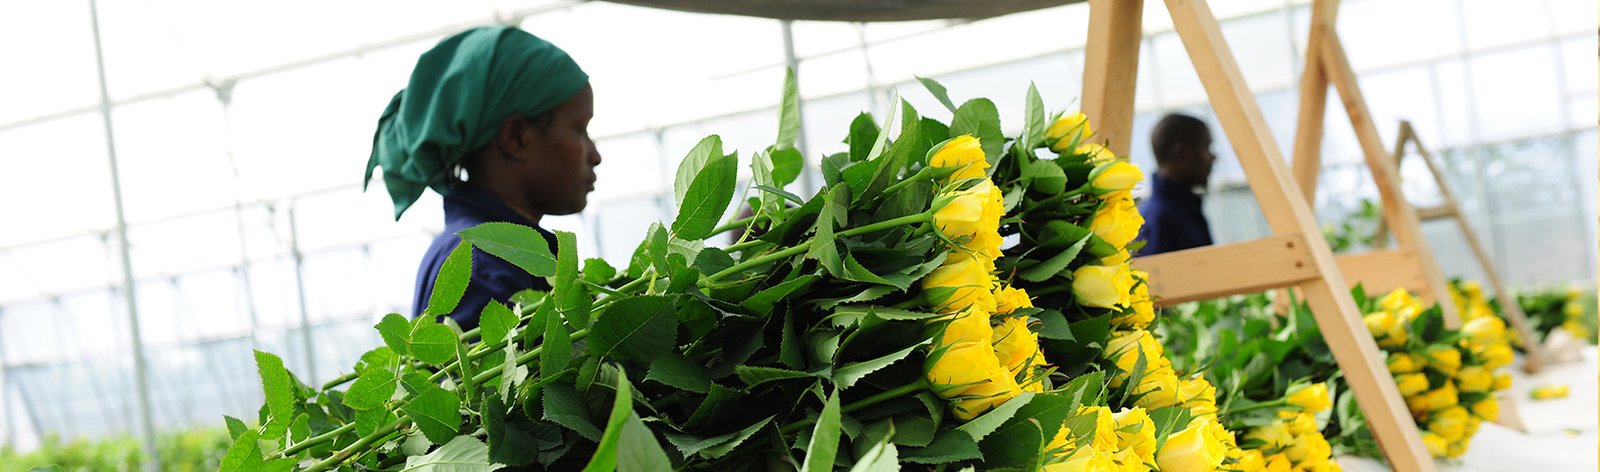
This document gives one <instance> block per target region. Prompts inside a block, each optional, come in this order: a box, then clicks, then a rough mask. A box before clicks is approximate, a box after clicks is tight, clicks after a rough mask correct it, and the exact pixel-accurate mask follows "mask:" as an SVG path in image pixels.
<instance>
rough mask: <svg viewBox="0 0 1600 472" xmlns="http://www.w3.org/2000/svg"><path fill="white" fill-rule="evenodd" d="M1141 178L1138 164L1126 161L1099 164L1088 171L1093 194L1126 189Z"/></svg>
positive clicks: (1142, 177) (1142, 175) (1142, 176)
mask: <svg viewBox="0 0 1600 472" xmlns="http://www.w3.org/2000/svg"><path fill="white" fill-rule="evenodd" d="M1141 180H1144V172H1142V171H1140V170H1139V166H1136V165H1133V164H1130V163H1128V162H1126V161H1112V162H1109V163H1105V164H1101V165H1100V166H1099V167H1096V168H1095V169H1094V170H1093V171H1090V172H1089V181H1090V183H1091V184H1092V185H1093V186H1094V193H1095V195H1104V194H1107V193H1112V192H1121V191H1126V190H1129V189H1132V188H1133V185H1134V184H1137V183H1139V181H1141Z"/></svg>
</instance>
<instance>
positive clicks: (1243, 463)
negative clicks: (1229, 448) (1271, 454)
mask: <svg viewBox="0 0 1600 472" xmlns="http://www.w3.org/2000/svg"><path fill="white" fill-rule="evenodd" d="M1233 467H1234V469H1235V470H1238V471H1239V472H1258V471H1261V470H1265V469H1266V468H1267V458H1266V456H1263V455H1261V451H1260V450H1258V449H1250V450H1246V451H1244V454H1241V455H1240V456H1239V462H1236V463H1234V464H1233Z"/></svg>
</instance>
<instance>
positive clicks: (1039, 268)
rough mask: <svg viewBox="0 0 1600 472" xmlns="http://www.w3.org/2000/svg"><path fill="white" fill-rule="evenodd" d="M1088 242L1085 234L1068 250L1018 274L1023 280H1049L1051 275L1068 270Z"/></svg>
mask: <svg viewBox="0 0 1600 472" xmlns="http://www.w3.org/2000/svg"><path fill="white" fill-rule="evenodd" d="M1088 242H1089V237H1088V236H1084V238H1083V239H1079V240H1078V242H1077V243H1076V244H1073V245H1072V246H1071V247H1068V248H1067V249H1066V250H1063V251H1061V252H1060V253H1057V254H1056V255H1054V256H1050V258H1049V259H1045V260H1044V261H1041V262H1039V264H1038V265H1035V266H1033V267H1029V268H1027V269H1026V270H1023V271H1022V272H1021V273H1019V274H1017V276H1019V277H1022V280H1026V281H1029V282H1043V281H1046V280H1049V279H1050V278H1051V277H1055V276H1056V274H1060V273H1061V272H1062V271H1064V270H1067V266H1068V265H1070V264H1072V261H1073V260H1074V259H1077V258H1078V253H1079V252H1082V251H1083V245H1084V244H1086V243H1088Z"/></svg>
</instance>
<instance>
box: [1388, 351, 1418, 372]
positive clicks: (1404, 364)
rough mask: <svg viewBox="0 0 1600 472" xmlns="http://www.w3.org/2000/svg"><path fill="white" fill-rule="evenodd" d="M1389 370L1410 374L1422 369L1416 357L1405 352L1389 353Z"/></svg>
mask: <svg viewBox="0 0 1600 472" xmlns="http://www.w3.org/2000/svg"><path fill="white" fill-rule="evenodd" d="M1388 364H1389V372H1392V373H1396V374H1409V373H1412V372H1417V371H1420V370H1422V366H1421V365H1418V362H1417V360H1416V358H1415V357H1412V356H1411V355H1410V354H1406V353H1404V352H1392V353H1389V361H1388Z"/></svg>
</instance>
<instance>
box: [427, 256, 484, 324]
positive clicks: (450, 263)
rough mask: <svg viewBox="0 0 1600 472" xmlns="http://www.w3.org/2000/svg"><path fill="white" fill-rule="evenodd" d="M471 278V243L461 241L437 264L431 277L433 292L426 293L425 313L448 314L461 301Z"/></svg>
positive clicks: (432, 314) (433, 314)
mask: <svg viewBox="0 0 1600 472" xmlns="http://www.w3.org/2000/svg"><path fill="white" fill-rule="evenodd" d="M471 280H472V243H469V242H466V241H461V242H460V243H458V244H456V248H455V249H453V250H451V251H450V256H448V257H446V258H445V259H444V264H441V265H440V266H439V273H438V274H436V275H435V276H434V278H433V292H432V293H431V294H429V295H428V308H427V310H426V311H424V313H425V314H427V315H431V316H439V315H448V314H450V312H452V311H455V309H456V305H457V304H459V303H461V296H462V295H465V294H466V293H467V282H469V281H471Z"/></svg>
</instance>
